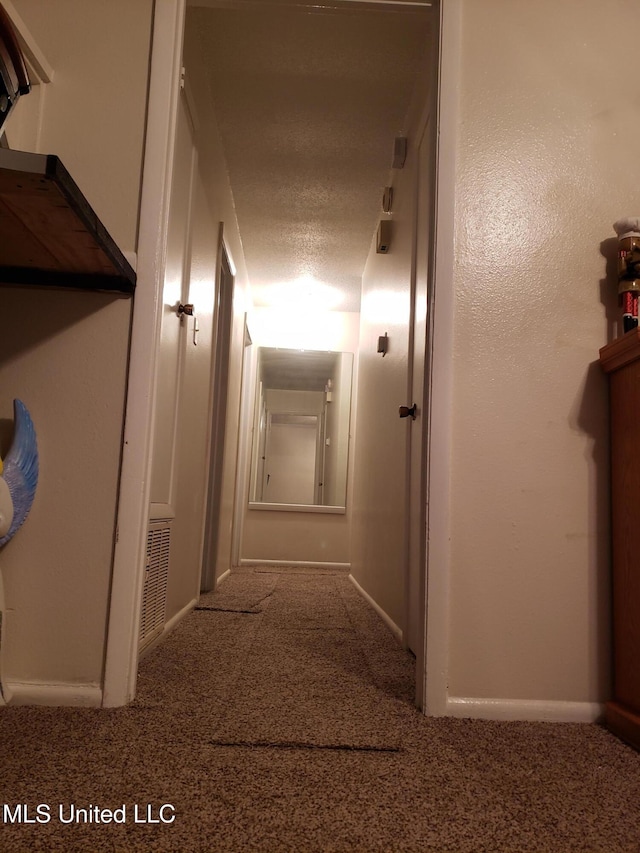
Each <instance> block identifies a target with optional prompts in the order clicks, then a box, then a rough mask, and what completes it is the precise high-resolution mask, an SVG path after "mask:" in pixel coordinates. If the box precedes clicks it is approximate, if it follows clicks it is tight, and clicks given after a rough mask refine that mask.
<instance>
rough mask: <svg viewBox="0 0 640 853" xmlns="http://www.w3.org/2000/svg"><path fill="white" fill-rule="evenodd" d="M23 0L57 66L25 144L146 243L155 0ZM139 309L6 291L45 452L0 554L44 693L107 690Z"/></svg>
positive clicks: (28, 662) (24, 668)
mask: <svg viewBox="0 0 640 853" xmlns="http://www.w3.org/2000/svg"><path fill="white" fill-rule="evenodd" d="M14 5H15V7H16V9H17V10H18V12H19V13H20V15H21V16H22V17H23V19H24V21H25V22H26V24H27V25H28V27H29V29H30V30H31V31H32V33H33V35H34V36H35V37H36V39H37V42H38V44H39V46H40V48H41V49H42V51H43V52H44V54H45V55H46V57H47V59H48V60H49V62H50V64H51V65H52V66H53V68H54V71H55V76H54V80H53V82H52V83H50V84H48V85H47V86H46V87H43V86H40V87H38V90H37V92H36V94H35V95H31V94H30V95H26V96H23V97H22V98H21V100H20V102H19V103H18V105H17V107H16V110H15V113H14V115H13V116H12V117H11V119H10V122H9V123H8V126H7V136H8V140H9V143H10V144H11V145H14V146H16V145H18V144H19V145H20V147H22V148H26V149H28V150H35V151H38V152H43V153H52V154H57V155H59V156H60V157H61V159H62V161H63V163H64V165H65V166H66V167H67V169H68V170H69V172H70V173H71V175H72V177H73V178H74V180H75V181H76V182H77V184H78V185H79V187H80V189H81V190H82V191H83V192H84V194H85V195H86V197H87V198H88V200H89V202H90V203H91V204H92V205H93V206H94V208H95V210H96V212H97V213H98V216H99V217H100V218H101V220H102V221H103V223H104V225H105V226H106V228H107V229H108V230H109V232H110V233H111V235H112V236H113V237H114V239H115V240H116V242H117V243H118V244H119V246H120V248H121V249H122V250H124V251H133V250H135V247H136V231H137V217H138V203H139V187H140V177H141V164H142V145H143V136H144V122H145V110H146V88H147V75H148V59H149V45H150V30H151V14H152V3H151V0H140V1H139V2H136V3H134V4H132V3H129V2H127V1H126V0H115V1H114V2H113V3H111V2H110V3H109V4H105V3H86V2H84V0H59V2H58V0H56V3H41V2H34V0H15V3H14ZM31 98H32V100H29V99H31ZM131 304H132V301H131V299H130V298H119V297H115V296H109V295H104V294H98V293H84V292H67V291H54V290H49V291H44V290H39V289H26V288H21V289H13V288H10V287H3V288H1V289H0V306H1V308H2V311H3V316H4V317H5V318H13V319H12V320H11V321H9V322H7V323H5V326H4V331H3V335H2V342H1V344H0V351H1V359H0V387H2V389H3V392H4V394H3V396H2V398H1V399H0V416H1V417H2V418H7V419H9V418H12V407H11V400H12V398H13V397H20V398H22V399H23V400H24V401H25V403H26V404H27V406H28V407H29V409H30V410H31V412H32V415H33V418H34V422H35V425H36V430H37V434H38V441H39V446H40V452H41V467H40V484H39V487H38V493H37V495H36V500H35V503H34V506H33V510H32V513H31V515H30V517H29V519H28V520H27V523H26V524H25V526H24V528H22V530H20V531H19V533H18V534H17V535H16V537H15V538H14V539H13V540H12V541H11V542H9V543H8V544H7V545H6V546H5V547H4V548H3V549H2V552H1V553H0V567H1V569H2V578H3V581H4V586H5V595H6V614H5V625H4V629H3V661H2V669H3V678H4V679H5V680H6V681H9V682H10V683H11V685H12V686H13V688H14V689H15V690H16V698H17V699H19V700H23V699H24V700H27V701H28V700H29V699H33V696H34V690H35V691H36V693H37V692H38V690H39V688H36V686H35V685H37V684H38V683H42V684H43V685H44V688H43V691H40V692H39V694H38V695H39V696H40V698H41V701H51V702H56V701H65V699H64V696H65V695H67V696H68V697H69V698H70V700H71V701H78V702H87V703H97V702H99V701H100V690H99V685H100V683H101V679H102V673H103V663H104V644H105V627H106V620H107V612H108V598H109V586H110V579H111V566H112V552H113V539H114V533H115V529H114V528H115V513H116V501H117V488H118V471H119V461H120V452H121V439H122V424H123V411H124V395H125V382H126V367H127V353H128V337H129V325H130V317H131ZM4 452H6V446H5V447H3V453H4ZM65 686H67V687H68V686H70V689H71V693H68V692H67V693H65ZM76 688H77V689H76ZM74 690H75V693H74ZM72 693H73V694H74V695H73V697H71V694H72Z"/></svg>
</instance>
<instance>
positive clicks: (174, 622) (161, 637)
mask: <svg viewBox="0 0 640 853" xmlns="http://www.w3.org/2000/svg"><path fill="white" fill-rule="evenodd" d="M197 603H198V599H197V598H193V599H191V601H190V602H189V603H188V604H185V606H184V607H183V608H182V610H178V612H177V613H176V614H175V616H172V617H171V619H169V621H168V622H166V623H165V626H164V628H163V629H162V633H161V634H158V636H157V637H154V638H153V640H151V642H150V643H149V644H148V645H146V646H145V647H144V648H142V649H140V660H142V658H144V657H146V656H147V655H148V654H149V652H150V651H151V650H152V649H155V648H156V646H159V645H160V643H164V641H165V640H166V639H167V637H168V636H169V634H170V633H171V632H172V631H173V630H174V629H175V628H177V626H178V625H179V623H180V622H182V620H183V619H184V617H185V616H188V615H189V613H191V611H192V610H193V608H194V607H195V606H196V604H197Z"/></svg>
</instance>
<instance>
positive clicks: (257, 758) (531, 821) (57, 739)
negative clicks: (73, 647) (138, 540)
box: [0, 569, 640, 853]
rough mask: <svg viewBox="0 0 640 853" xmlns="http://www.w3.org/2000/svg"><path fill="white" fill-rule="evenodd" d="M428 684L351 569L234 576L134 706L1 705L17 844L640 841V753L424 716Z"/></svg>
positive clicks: (142, 684) (452, 848)
mask: <svg viewBox="0 0 640 853" xmlns="http://www.w3.org/2000/svg"><path fill="white" fill-rule="evenodd" d="M413 679H414V672H413V660H412V658H411V656H410V655H408V654H407V653H406V652H404V651H403V650H402V649H401V648H400V646H399V645H398V643H397V642H396V640H395V638H394V637H393V636H392V634H391V633H390V632H389V631H388V629H387V628H386V626H385V625H384V624H383V623H382V622H381V621H380V619H379V618H378V616H377V615H376V614H375V613H374V612H373V611H372V610H371V609H370V608H369V607H368V606H367V604H366V603H365V602H364V601H363V600H362V599H361V598H360V596H359V595H358V594H357V592H356V591H355V589H354V587H353V586H352V584H351V583H350V582H349V580H348V578H347V576H346V575H344V574H339V573H327V572H314V571H308V570H305V571H303V570H300V571H285V570H281V571H280V570H273V569H269V570H267V569H264V570H259V569H257V570H253V571H242V572H237V573H235V574H232V575H231V576H230V577H229V578H227V579H226V580H225V581H224V582H223V583H222V584H221V586H220V587H219V589H218V591H216V592H215V593H213V594H207V595H204V596H202V598H201V601H200V604H199V607H198V609H196V610H195V611H194V612H193V613H192V614H190V615H189V616H188V617H187V618H186V619H185V620H184V621H183V622H182V623H181V624H180V625H179V626H178V628H177V629H176V630H175V631H174V632H173V634H172V635H171V636H170V637H169V638H168V640H167V641H166V642H165V643H163V644H162V645H161V646H159V647H157V648H156V649H154V650H153V651H151V652H150V653H149V654H148V655H147V656H146V657H145V658H144V659H143V661H142V663H141V666H140V674H139V689H138V695H137V698H136V701H135V703H133V704H132V705H131V706H129V707H128V708H123V709H111V710H91V709H77V708H37V707H24V708H20V707H16V708H14V707H7V708H2V709H1V712H0V750H1V752H0V754H1V755H2V774H1V779H0V789H1V805H0V808H2V809H3V811H2V814H1V815H0V853H13V851H18V853H31V851H47V853H49V852H50V851H54V853H55V851H70V853H75V852H76V851H77V853H84V851H87V853H102V851H109V853H128V852H129V851H132V853H133V851H144V852H145V853H146V851H172V853H200V852H201V853H216V851H226V853H245V851H246V853H248V852H249V851H264V853H281V851H282V853H285V851H292V853H293V852H294V851H295V853H307V851H308V853H339V851H340V853H348V851H354V853H377V851H390V853H414V851H415V853H427V851H436V853H485V851H486V853H552V851H557V853H574V852H575V853H578V851H594V852H595V851H601V853H622V851H624V853H632V852H633V853H637V851H640V755H638V754H637V753H636V752H634V751H633V750H632V749H630V748H629V747H627V746H625V745H624V744H623V743H621V742H620V741H618V740H617V739H616V738H614V737H613V736H612V735H610V734H609V733H608V732H607V731H605V730H604V729H603V728H601V727H599V726H597V725H579V724H554V723H504V722H503V723H499V722H488V721H477V720H476V721H474V720H457V719H450V718H447V719H433V718H425V717H423V716H422V715H421V714H419V713H418V712H417V711H416V710H415V708H414V707H413V704H412V693H413ZM18 806H20V808H18ZM38 807H39V808H38Z"/></svg>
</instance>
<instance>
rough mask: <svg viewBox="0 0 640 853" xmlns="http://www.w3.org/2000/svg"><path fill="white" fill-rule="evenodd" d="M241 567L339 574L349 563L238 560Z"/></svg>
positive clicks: (347, 568) (346, 568)
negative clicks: (328, 570) (324, 570)
mask: <svg viewBox="0 0 640 853" xmlns="http://www.w3.org/2000/svg"><path fill="white" fill-rule="evenodd" d="M240 565H241V566H283V567H285V568H291V569H295V568H301V569H333V570H334V571H339V572H348V571H349V569H350V568H351V563H323V562H320V561H315V560H254V559H252V558H247V559H242V560H240Z"/></svg>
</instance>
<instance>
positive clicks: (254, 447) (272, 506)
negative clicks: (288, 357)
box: [248, 347, 355, 515]
mask: <svg viewBox="0 0 640 853" xmlns="http://www.w3.org/2000/svg"><path fill="white" fill-rule="evenodd" d="M263 350H267V351H280V352H282V353H291V354H294V353H295V354H300V355H303V354H304V353H323V354H332V355H335V356H349V357H350V369H349V382H348V391H349V392H348V397H347V400H346V401H345V402H346V403H347V404H348V411H347V413H346V427H347V428H346V453H345V454H344V469H343V470H344V502H343V503H342V504H339V505H331V504H307V503H305V504H302V503H291V502H288V503H276V502H274V501H258V500H255V499H254V495H255V494H256V490H257V478H258V477H259V471H258V469H257V467H256V466H257V464H258V463H257V462H256V459H257V455H258V453H259V449H258V436H259V423H258V421H259V416H260V415H259V413H260V406H261V402H262V400H263V399H264V398H263V385H262V374H261V368H260V365H261V360H262V351H263ZM354 363H355V356H354V354H353V353H351V352H341V351H338V350H304V349H294V348H288V347H258V350H257V367H256V373H255V388H254V409H253V418H252V441H251V459H250V478H249V501H248V508H249V509H250V510H259V511H268V512H312V513H321V514H330V515H345V514H346V511H347V508H346V503H347V490H348V473H349V458H350V452H351V420H352V417H351V410H352V404H353V370H354ZM276 390H277V389H276ZM299 390H302V389H299ZM325 393H326V389H325Z"/></svg>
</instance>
